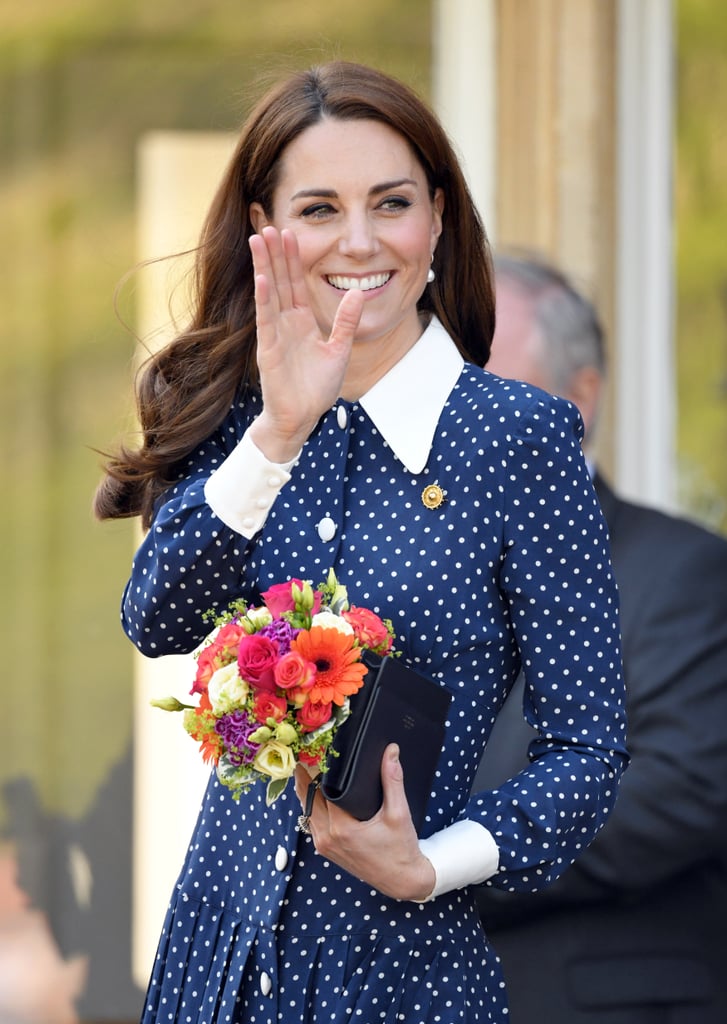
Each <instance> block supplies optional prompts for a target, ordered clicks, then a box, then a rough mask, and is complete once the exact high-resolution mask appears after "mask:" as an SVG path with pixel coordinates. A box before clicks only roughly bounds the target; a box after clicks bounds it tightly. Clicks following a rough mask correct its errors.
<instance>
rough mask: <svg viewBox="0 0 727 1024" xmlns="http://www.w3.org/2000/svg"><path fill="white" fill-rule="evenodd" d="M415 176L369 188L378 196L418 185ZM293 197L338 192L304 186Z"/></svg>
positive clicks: (325, 196) (323, 196)
mask: <svg viewBox="0 0 727 1024" xmlns="http://www.w3.org/2000/svg"><path fill="white" fill-rule="evenodd" d="M416 184H417V183H416V181H414V179H413V178H397V179H396V180H394V181H382V182H381V184H380V185H372V186H371V188H370V189H369V195H370V196H377V195H379V194H380V193H381V192H388V191H389V190H390V189H392V188H401V186H402V185H416ZM290 198H291V200H293V199H316V198H319V199H337V198H338V192H336V190H335V189H334V188H303V189H301V190H300V191H299V192H296V193H295V194H294V195H292V196H291V197H290Z"/></svg>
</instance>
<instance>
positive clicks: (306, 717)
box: [295, 700, 333, 732]
mask: <svg viewBox="0 0 727 1024" xmlns="http://www.w3.org/2000/svg"><path fill="white" fill-rule="evenodd" d="M332 713H333V704H332V702H331V701H328V702H327V703H323V702H320V703H316V704H314V703H313V701H310V700H309V701H308V702H307V703H306V704H304V705H303V707H302V708H298V710H297V711H296V713H295V717H296V719H297V720H298V724H299V725H300V727H301V729H302V730H303V732H313V730H314V729H318V728H320V726H322V725H325V724H326V722H327V721H328V719H329V718H330V717H331V714H332Z"/></svg>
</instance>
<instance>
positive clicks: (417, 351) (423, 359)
mask: <svg viewBox="0 0 727 1024" xmlns="http://www.w3.org/2000/svg"><path fill="white" fill-rule="evenodd" d="M463 366H464V359H463V358H462V356H461V355H460V352H459V350H458V349H457V346H456V345H455V343H454V342H453V341H452V339H451V338H450V336H449V335H448V334H447V332H446V331H445V329H444V327H443V326H442V324H441V323H440V321H439V320H438V319H437V318H436V317H432V320H431V323H430V324H429V326H428V327H427V329H426V330H425V331H424V333H423V334H422V336H421V338H419V340H418V341H417V343H416V344H415V345H414V346H413V347H412V348H410V349H409V351H408V352H407V353H406V355H405V356H403V358H402V359H400V360H399V362H398V363H396V365H395V366H392V368H391V369H390V370H389V372H388V373H386V374H384V376H383V377H382V378H381V380H379V381H377V382H376V384H374V386H373V387H372V388H371V389H370V390H369V391H367V392H366V394H365V395H363V396H362V397H361V399H360V401H359V404H360V405H361V406H362V408H363V409H364V410H365V412H366V414H367V415H368V416H369V418H370V419H371V420H372V422H373V424H374V426H375V427H376V429H377V430H378V431H379V433H380V434H381V435H382V437H383V438H384V440H385V441H386V443H387V444H388V445H389V447H390V448H391V449H392V451H393V452H394V454H395V455H396V457H397V458H398V459H399V460H400V461H401V462H403V463H404V465H405V466H406V468H407V469H408V470H409V472H410V473H421V471H422V470H423V469H424V467H425V465H426V463H427V459H428V458H429V452H430V450H431V447H432V441H433V440H434V434H435V431H436V429H437V424H438V423H439V418H440V416H441V415H442V410H443V409H444V405H445V402H446V401H447V399H448V398H449V396H450V394H451V392H452V388H453V387H454V385H455V384H456V383H457V380H458V378H459V375H460V374H461V372H462V368H463Z"/></svg>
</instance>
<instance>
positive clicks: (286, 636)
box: [259, 619, 300, 657]
mask: <svg viewBox="0 0 727 1024" xmlns="http://www.w3.org/2000/svg"><path fill="white" fill-rule="evenodd" d="M259 632H260V635H262V636H266V637H268V638H269V639H270V640H274V641H275V643H276V644H277V645H278V653H279V654H280V656H281V657H282V656H283V655H284V654H287V653H288V652H289V651H290V644H291V641H292V640H293V638H294V637H295V636H297V635H298V633H299V632H300V630H299V629H296V628H295V627H294V626H291V624H290V623H289V622H287V621H286V620H285V619H274V620H273V621H272V622H271V623H270V625H269V626H263V628H262V629H261V630H260V631H259Z"/></svg>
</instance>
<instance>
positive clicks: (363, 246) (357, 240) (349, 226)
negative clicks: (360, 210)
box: [339, 214, 379, 259]
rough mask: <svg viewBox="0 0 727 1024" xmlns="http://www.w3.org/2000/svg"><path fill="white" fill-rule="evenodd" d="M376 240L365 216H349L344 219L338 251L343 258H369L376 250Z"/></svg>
mask: <svg viewBox="0 0 727 1024" xmlns="http://www.w3.org/2000/svg"><path fill="white" fill-rule="evenodd" d="M378 244H379V243H378V239H377V237H376V231H375V229H374V225H373V224H372V222H371V219H370V218H369V217H367V216H365V215H363V214H362V215H351V216H349V217H347V218H346V220H345V222H344V224H343V230H342V232H341V238H340V240H339V249H340V251H341V253H342V254H343V255H344V256H354V257H356V258H357V259H361V258H362V257H365V256H370V255H371V254H372V253H373V252H375V251H376V249H377V248H378Z"/></svg>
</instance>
